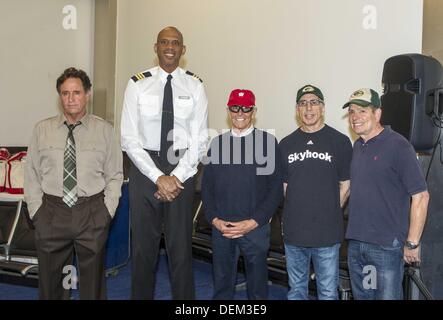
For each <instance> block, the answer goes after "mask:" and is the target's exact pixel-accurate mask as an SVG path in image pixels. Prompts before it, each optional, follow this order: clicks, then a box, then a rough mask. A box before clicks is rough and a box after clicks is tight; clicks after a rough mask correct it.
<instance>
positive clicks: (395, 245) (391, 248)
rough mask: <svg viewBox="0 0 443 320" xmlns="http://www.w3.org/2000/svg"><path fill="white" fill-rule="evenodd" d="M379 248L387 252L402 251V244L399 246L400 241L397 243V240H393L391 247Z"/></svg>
mask: <svg viewBox="0 0 443 320" xmlns="http://www.w3.org/2000/svg"><path fill="white" fill-rule="evenodd" d="M380 248H381V249H383V250H387V251H395V250H399V249H402V244H401V242H400V241H398V239H397V238H395V239H394V240H393V241H392V245H391V246H384V245H380Z"/></svg>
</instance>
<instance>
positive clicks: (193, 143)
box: [121, 66, 208, 183]
mask: <svg viewBox="0 0 443 320" xmlns="http://www.w3.org/2000/svg"><path fill="white" fill-rule="evenodd" d="M146 71H148V72H149V73H150V74H151V76H146V77H144V78H143V77H142V79H140V80H136V81H134V77H133V78H131V79H130V80H129V82H128V85H127V87H126V91H125V96H124V102H123V111H122V119H121V143H122V149H123V151H126V153H127V154H128V156H129V158H130V159H131V161H132V162H133V163H134V164H135V165H136V166H137V168H138V169H139V170H140V172H142V173H143V174H144V175H145V176H147V177H148V178H149V179H150V180H151V181H152V182H154V183H156V181H157V179H158V177H160V176H161V175H164V173H163V172H162V171H161V170H160V169H159V168H157V166H156V165H155V164H154V161H153V160H152V158H151V156H150V155H149V154H148V153H147V152H146V151H145V150H143V149H147V150H153V151H159V150H160V138H161V137H160V135H161V118H162V109H163V91H164V87H165V84H166V81H167V79H166V78H167V76H168V73H167V72H165V71H164V70H163V69H162V68H160V67H158V66H157V67H154V68H152V69H149V70H146ZM146 71H144V72H146ZM171 75H172V81H171V85H172V94H173V99H174V130H173V131H174V134H173V147H174V150H178V149H187V151H186V152H185V154H184V155H183V157H182V158H181V159H180V161H179V163H178V165H177V167H176V168H175V169H174V170H173V171H172V172H171V175H174V176H176V177H177V178H178V179H179V180H180V181H181V182H185V181H186V180H187V179H188V178H190V177H192V176H193V175H195V173H196V172H197V166H198V163H199V162H200V160H201V158H202V157H203V155H204V154H205V153H206V147H207V143H208V125H207V122H208V100H207V98H206V93H205V89H204V86H203V84H202V82H201V81H200V80H199V79H198V78H197V77H196V76H192V75H190V74H187V73H186V71H185V70H183V69H181V68H177V69H175V70H174V72H172V73H171Z"/></svg>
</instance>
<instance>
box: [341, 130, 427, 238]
mask: <svg viewBox="0 0 443 320" xmlns="http://www.w3.org/2000/svg"><path fill="white" fill-rule="evenodd" d="M426 189H427V187H426V181H425V179H424V177H423V173H422V170H421V168H420V165H419V163H418V160H417V157H416V154H415V151H414V148H413V147H412V145H411V144H410V143H409V142H408V141H407V140H406V139H405V138H404V137H403V136H401V135H400V134H398V133H397V132H395V131H393V130H392V129H391V128H390V127H388V126H386V127H385V128H384V130H383V131H382V132H381V133H380V134H379V135H377V136H376V137H374V138H372V139H370V140H368V141H367V142H364V141H363V139H361V138H360V139H358V140H357V141H355V144H354V150H353V155H352V162H351V193H350V198H349V221H348V228H347V232H346V238H347V239H354V240H359V241H364V242H369V243H374V244H379V245H383V246H392V245H393V243H394V242H395V240H397V241H400V242H401V243H403V242H404V241H406V237H407V235H408V230H409V210H410V201H411V196H412V195H414V194H417V193H419V192H422V191H425V190H426Z"/></svg>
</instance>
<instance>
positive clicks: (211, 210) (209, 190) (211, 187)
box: [201, 149, 217, 224]
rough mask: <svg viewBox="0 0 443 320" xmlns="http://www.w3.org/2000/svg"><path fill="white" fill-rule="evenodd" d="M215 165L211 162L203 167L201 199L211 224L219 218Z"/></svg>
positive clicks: (209, 156) (209, 152)
mask: <svg viewBox="0 0 443 320" xmlns="http://www.w3.org/2000/svg"><path fill="white" fill-rule="evenodd" d="M208 158H209V159H210V158H211V149H209V151H208ZM213 167H214V165H212V164H211V162H209V163H208V164H206V165H205V166H204V167H203V177H202V186H201V197H202V203H203V211H204V213H205V215H206V219H207V220H208V222H209V224H212V220H213V219H214V218H216V217H217V215H216V203H215V177H214V174H215V173H214V168H213Z"/></svg>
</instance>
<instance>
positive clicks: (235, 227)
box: [222, 219, 258, 239]
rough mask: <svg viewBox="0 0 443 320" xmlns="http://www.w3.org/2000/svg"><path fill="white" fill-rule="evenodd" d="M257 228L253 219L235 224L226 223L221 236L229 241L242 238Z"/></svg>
mask: <svg viewBox="0 0 443 320" xmlns="http://www.w3.org/2000/svg"><path fill="white" fill-rule="evenodd" d="M257 227H258V223H257V222H256V221H255V220H254V219H247V220H242V221H237V222H227V224H226V227H225V228H223V231H222V233H223V236H224V237H226V238H229V239H235V238H240V237H243V236H244V235H245V234H247V233H249V232H251V231H252V230H254V229H255V228H257Z"/></svg>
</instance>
